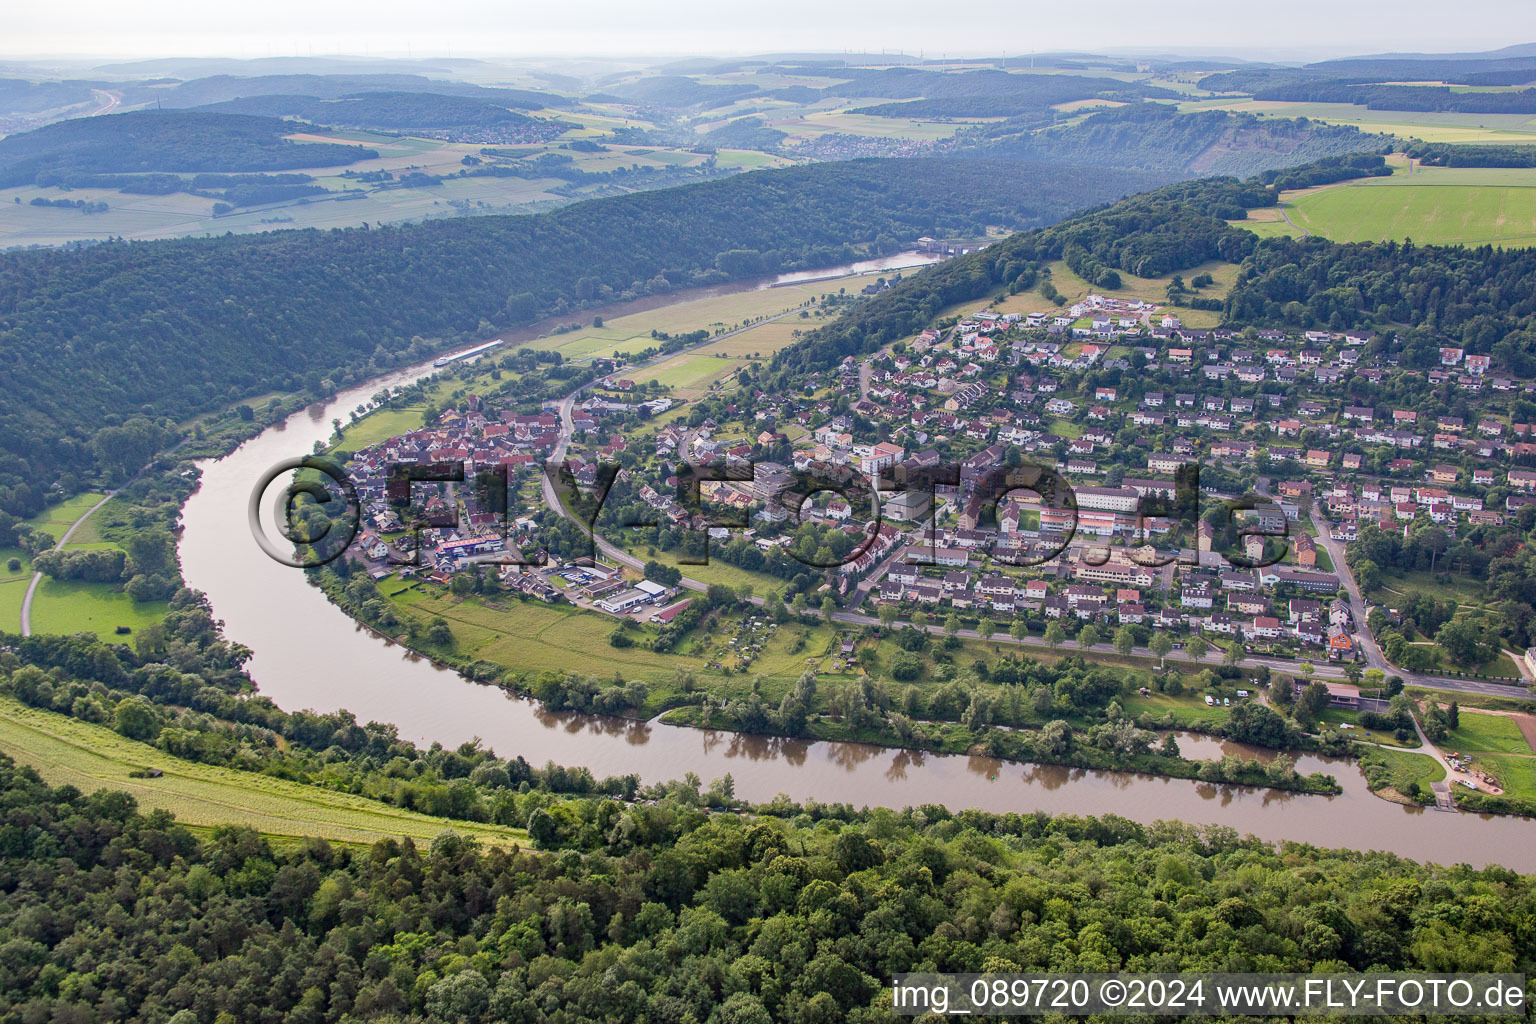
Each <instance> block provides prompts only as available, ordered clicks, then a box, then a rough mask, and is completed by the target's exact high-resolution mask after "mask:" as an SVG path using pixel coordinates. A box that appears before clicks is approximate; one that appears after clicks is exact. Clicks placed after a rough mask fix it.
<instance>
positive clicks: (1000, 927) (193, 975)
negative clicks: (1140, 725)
mask: <svg viewBox="0 0 1536 1024" xmlns="http://www.w3.org/2000/svg"><path fill="white" fill-rule="evenodd" d="M542 803H543V806H541V807H540V808H539V809H538V810H536V811H534V812H533V815H532V816H531V817H530V821H529V825H530V831H532V832H534V834H535V835H536V836H537V837H542V838H540V839H537V840H536V841H537V842H538V845H540V846H543V847H547V848H551V849H552V851H560V852H531V851H520V850H516V849H501V848H493V849H489V850H481V849H477V848H476V847H475V846H474V845H473V844H472V843H470V842H468V841H466V840H463V839H460V838H458V837H457V836H455V835H453V834H451V833H445V834H443V835H441V836H439V837H438V838H437V839H435V840H434V841H433V842H432V844H431V846H430V848H429V849H425V850H423V849H419V848H417V847H415V846H414V845H413V844H411V843H410V842H408V841H407V842H405V843H396V842H394V841H389V842H383V843H378V844H375V845H374V846H373V847H372V848H370V849H368V850H354V849H350V848H346V847H339V846H333V845H331V844H329V843H326V842H325V841H323V840H310V841H309V842H307V843H306V844H304V845H303V846H302V847H300V848H296V849H293V848H290V849H287V850H279V849H274V848H273V847H272V846H271V845H270V844H268V843H267V842H265V841H264V840H263V839H262V838H261V837H259V836H258V835H256V834H255V833H253V832H250V831H246V830H240V829H235V828H227V827H226V828H221V829H217V830H215V832H214V833H213V835H212V836H211V837H209V838H207V839H201V840H200V839H198V838H196V837H194V836H193V835H192V834H191V833H190V832H189V831H187V830H186V829H185V828H182V827H180V826H179V825H177V824H176V823H175V822H174V820H172V819H171V818H170V816H169V815H167V814H165V813H164V812H156V813H154V814H150V815H147V816H145V815H140V814H138V813H137V812H136V809H135V805H134V802H133V800H132V798H131V797H129V796H127V795H125V794H122V793H112V792H102V793H97V794H94V795H91V796H82V795H81V794H80V793H79V792H78V791H77V790H75V789H73V788H64V789H57V790H52V789H49V788H47V787H46V786H44V785H42V784H41V783H40V782H39V781H38V779H37V777H36V776H35V775H34V774H33V773H32V772H31V771H30V770H28V769H23V768H18V767H16V766H15V765H14V764H12V763H11V762H10V761H9V759H4V758H0V892H3V893H4V897H5V898H4V900H3V901H0V935H4V936H5V941H4V946H3V949H4V956H3V958H0V977H3V984H0V1014H3V1015H4V1016H5V1017H6V1019H15V1020H70V1021H73V1020H96V1019H102V1020H105V1019H111V1020H121V1021H131V1022H139V1021H144V1022H155V1024H159V1022H164V1021H169V1022H171V1024H192V1022H194V1021H215V1022H218V1024H224V1022H229V1021H240V1022H242V1024H267V1022H271V1024H279V1022H289V1021H295V1020H304V1021H335V1022H338V1024H347V1022H353V1021H363V1020H368V1021H416V1020H431V1021H440V1022H452V1024H478V1022H482V1021H493V1020H495V1021H531V1020H547V1021H551V1022H572V1024H574V1022H579V1021H622V1022H636V1024H638V1022H650V1021H685V1020H695V1021H706V1020H708V1021H719V1022H722V1024H724V1022H732V1024H766V1022H768V1021H771V1020H772V1021H793V1022H823V1021H824V1022H829V1024H830V1022H834V1021H839V1022H840V1021H852V1022H861V1021H874V1020H888V1019H890V1013H889V1010H888V1009H886V1007H888V1006H889V998H890V997H889V985H890V979H891V976H892V975H893V974H895V973H899V972H905V971H913V970H950V971H980V970H995V971H1014V970H1029V971H1053V972H1072V971H1092V972H1108V971H1118V970H1127V971H1162V972H1168V971H1178V970H1218V971H1260V970H1262V971H1281V972H1299V971H1310V970H1323V971H1330V972H1339V971H1345V970H1364V969H1366V968H1377V969H1381V968H1385V969H1388V970H1423V971H1446V972H1451V971H1512V972H1525V973H1527V974H1529V973H1530V972H1531V970H1532V968H1533V952H1536V934H1533V932H1532V922H1533V921H1536V892H1533V887H1532V881H1531V879H1530V878H1527V877H1522V876H1519V875H1517V874H1515V873H1514V872H1511V871H1507V870H1505V869H1502V868H1489V869H1486V870H1482V871H1472V870H1468V869H1456V870H1450V871H1447V870H1443V869H1433V868H1427V867H1423V866H1420V865H1417V864H1413V863H1411V862H1408V861H1403V860H1400V859H1398V858H1397V857H1394V856H1390V855H1383V854H1359V853H1353V852H1349V853H1343V852H1326V851H1320V850H1316V849H1313V848H1310V847H1305V846H1294V847H1290V846H1288V847H1284V848H1282V849H1281V850H1280V851H1277V850H1276V849H1274V848H1273V847H1270V846H1268V845H1266V844H1263V843H1259V842H1257V841H1253V840H1242V839H1239V838H1238V837H1237V836H1236V835H1235V834H1233V833H1231V832H1230V831H1228V830H1221V829H1213V830H1200V829H1195V828H1191V827H1187V826H1182V825H1177V824H1160V825H1156V826H1152V827H1145V826H1141V825H1137V824H1135V823H1132V822H1129V821H1125V820H1122V819H1116V818H1103V819H1078V818H1070V817H1066V818H1056V819H1051V818H1049V817H1046V816H1045V815H1030V816H1018V815H1007V816H998V815H990V814H982V813H979V812H969V811H968V812H962V813H960V814H951V813H950V812H948V811H946V810H944V809H942V808H938V807H923V808H921V809H917V810H908V811H906V812H901V813H897V812H886V811H874V812H868V813H865V814H855V813H853V812H851V811H850V810H848V809H847V808H840V807H817V806H813V807H809V808H805V809H803V810H802V809H799V808H795V807H793V806H788V805H786V806H783V807H778V808H774V809H772V813H769V814H766V815H762V816H757V817H748V816H744V815H736V814H720V813H714V814H708V813H705V812H704V810H702V809H701V807H700V806H699V803H700V800H699V795H698V794H697V792H696V791H694V790H692V789H690V788H689V787H686V786H680V787H675V788H674V790H673V792H672V793H671V794H670V795H668V796H666V797H664V798H663V799H661V800H660V801H658V802H656V803H654V804H651V805H641V804H626V803H621V802H619V801H615V800H611V799H578V800H562V799H558V798H551V797H547V796H546V797H545V798H544V800H543V801H542Z"/></svg>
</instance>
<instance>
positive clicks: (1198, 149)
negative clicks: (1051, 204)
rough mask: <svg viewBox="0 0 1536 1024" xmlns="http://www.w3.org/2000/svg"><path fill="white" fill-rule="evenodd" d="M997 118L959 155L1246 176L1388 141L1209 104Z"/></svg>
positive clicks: (969, 137)
mask: <svg viewBox="0 0 1536 1024" xmlns="http://www.w3.org/2000/svg"><path fill="white" fill-rule="evenodd" d="M1032 127H1035V125H1034V124H1033V123H1029V122H1025V123H1020V122H1016V121H1012V120H1010V121H1002V122H999V123H997V124H995V125H988V126H986V127H983V128H979V129H976V130H974V131H973V132H970V133H966V134H964V135H962V136H961V141H962V146H961V150H960V151H961V154H962V155H967V154H971V153H974V154H977V155H980V156H986V157H1009V158H1012V159H1020V160H1044V161H1050V162H1061V163H1080V164H1098V165H1108V166H1111V167H1134V168H1140V169H1144V170H1151V171H1157V172H1160V173H1164V174H1168V175H1170V176H1175V175H1176V176H1179V177H1184V176H1203V175H1217V174H1235V175H1249V174H1254V173H1257V172H1259V171H1262V170H1266V169H1268V168H1275V167H1294V166H1297V165H1299V164H1306V163H1309V162H1311V161H1314V160H1320V159H1322V158H1324V157H1330V156H1340V155H1344V154H1350V153H1362V152H1375V153H1379V152H1383V151H1385V150H1386V149H1388V148H1389V147H1390V145H1391V141H1392V140H1390V139H1388V138H1386V137H1384V136H1379V135H1370V134H1366V133H1362V132H1361V131H1359V129H1356V128H1353V127H1345V126H1339V125H1325V124H1322V123H1321V122H1317V121H1309V120H1306V119H1304V118H1298V119H1295V120H1285V119H1283V118H1268V117H1266V118H1259V117H1255V116H1254V115H1252V114H1233V113H1230V112H1228V111H1224V110H1207V111H1200V112H1197V113H1191V114H1180V113H1179V112H1178V111H1177V110H1176V109H1175V108H1174V107H1172V106H1169V105H1167V104H1162V103H1141V104H1134V105H1131V106H1125V107H1119V108H1116V109H1113V110H1104V111H1100V112H1099V113H1096V114H1093V115H1091V116H1089V117H1088V118H1086V119H1084V120H1083V121H1082V122H1081V123H1079V124H1075V125H1062V126H1059V127H1054V128H1049V129H1046V130H1044V131H1029V130H1023V129H1029V128H1032Z"/></svg>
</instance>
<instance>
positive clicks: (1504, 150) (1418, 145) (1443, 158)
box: [1403, 142, 1536, 167]
mask: <svg viewBox="0 0 1536 1024" xmlns="http://www.w3.org/2000/svg"><path fill="white" fill-rule="evenodd" d="M1403 152H1404V153H1407V154H1408V155H1409V156H1411V157H1413V158H1414V159H1416V160H1419V161H1422V162H1423V163H1424V164H1426V165H1430V166H1435V167H1536V146H1509V145H1504V146H1497V145H1493V146H1479V145H1476V144H1472V143H1460V144H1456V145H1452V144H1451V143H1449V142H1412V143H1409V144H1408V146H1406V147H1405V148H1404V149H1403Z"/></svg>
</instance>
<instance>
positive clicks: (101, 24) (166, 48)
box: [0, 0, 1536, 58]
mask: <svg viewBox="0 0 1536 1024" xmlns="http://www.w3.org/2000/svg"><path fill="white" fill-rule="evenodd" d="M5 6H6V7H7V10H6V12H5V16H4V32H3V34H0V56H6V57H37V56H65V55H84V56H112V57H116V56H124V57H148V56H188V55H198V56H223V57H266V56H305V55H309V54H315V55H319V54H336V53H344V54H358V55H365V54H367V55H372V56H384V55H394V54H400V55H405V54H407V53H409V54H412V55H414V56H417V57H422V56H443V55H451V56H455V57H459V56H464V57H469V56H494V55H505V56H512V55H550V56H553V55H584V54H614V55H617V54H646V55H651V54H745V53H764V52H772V51H787V50H793V51H810V50H814V51H834V52H835V51H838V50H864V51H880V50H882V49H884V50H892V51H906V52H908V53H914V54H916V53H918V52H919V51H920V52H921V53H922V54H923V55H925V56H929V57H933V56H941V55H945V54H948V55H951V56H953V55H962V54H996V53H999V52H1002V51H1007V52H1008V53H1009V54H1017V53H1028V52H1030V51H1032V50H1035V51H1041V50H1064V49H1066V50H1084V51H1090V52H1104V51H1106V50H1121V51H1125V50H1131V49H1141V50H1164V51H1167V50H1177V51H1179V52H1192V51H1205V52H1213V51H1219V52H1231V53H1240V54H1243V55H1248V56H1254V55H1259V54H1261V53H1262V52H1264V51H1270V52H1277V53H1278V54H1280V55H1283V56H1286V57H1293V58H1294V57H1306V56H1317V55H1321V54H1327V55H1336V54H1342V53H1379V52H1386V51H1408V50H1427V51H1436V52H1443V51H1450V50H1483V49H1495V48H1498V47H1502V46H1507V45H1510V44H1512V43H1523V42H1530V41H1532V40H1536V5H1533V4H1532V3H1531V0H1459V2H1455V3H1448V2H1446V0H1390V2H1389V0H1290V2H1288V3H1283V4H1263V5H1260V4H1255V3H1242V2H1233V0H1220V2H1217V0H1170V2H1166V3H1149V2H1135V0H1097V2H1095V0H1088V2H1086V3H1062V2H1060V0H1050V2H1040V0H963V2H960V3H944V2H935V0H878V2H875V0H768V2H757V3H743V2H741V0H652V2H649V3H647V2H643V0H562V2H542V3H537V4H534V3H527V2H525V0H448V2H445V3H422V2H421V0H370V2H369V3H367V4H364V5H359V4H346V3H325V2H315V0H259V2H250V0H246V2H234V3H230V2H227V0H223V2H221V0H144V2H141V3H135V4H129V3H123V2H122V0H73V2H70V3H67V4H59V3H43V2H41V0H10V2H8V3H7V4H6V5H5Z"/></svg>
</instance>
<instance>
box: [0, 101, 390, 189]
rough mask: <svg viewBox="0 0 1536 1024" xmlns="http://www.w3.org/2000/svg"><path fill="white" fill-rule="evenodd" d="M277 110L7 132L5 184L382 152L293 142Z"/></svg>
mask: <svg viewBox="0 0 1536 1024" xmlns="http://www.w3.org/2000/svg"><path fill="white" fill-rule="evenodd" d="M293 131H294V126H293V125H292V124H290V123H289V122H286V121H283V120H281V119H279V118H275V117H256V116H254V115H250V114H219V113H208V112H199V111H181V110H165V111H161V110H140V111H134V112H132V113H128V114H110V115H107V116H104V117H85V118H73V119H71V120H68V121H56V122H54V123H53V124H50V125H45V126H44V127H42V128H37V129H34V130H33V131H30V132H22V133H21V134H19V135H9V136H6V137H5V138H3V139H0V186H12V185H30V184H37V185H51V184H54V183H55V182H58V181H60V180H63V179H65V178H68V177H69V176H71V175H74V174H125V173H134V172H141V171H283V170H289V169H292V168H295V167H334V166H339V165H341V164H349V163H353V162H355V161H358V160H364V159H367V158H368V157H372V156H378V153H377V152H376V151H374V150H370V149H365V148H364V147H362V146H344V145H339V144H337V143H330V142H293V141H291V140H289V139H287V138H285V136H287V135H291V134H293Z"/></svg>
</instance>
